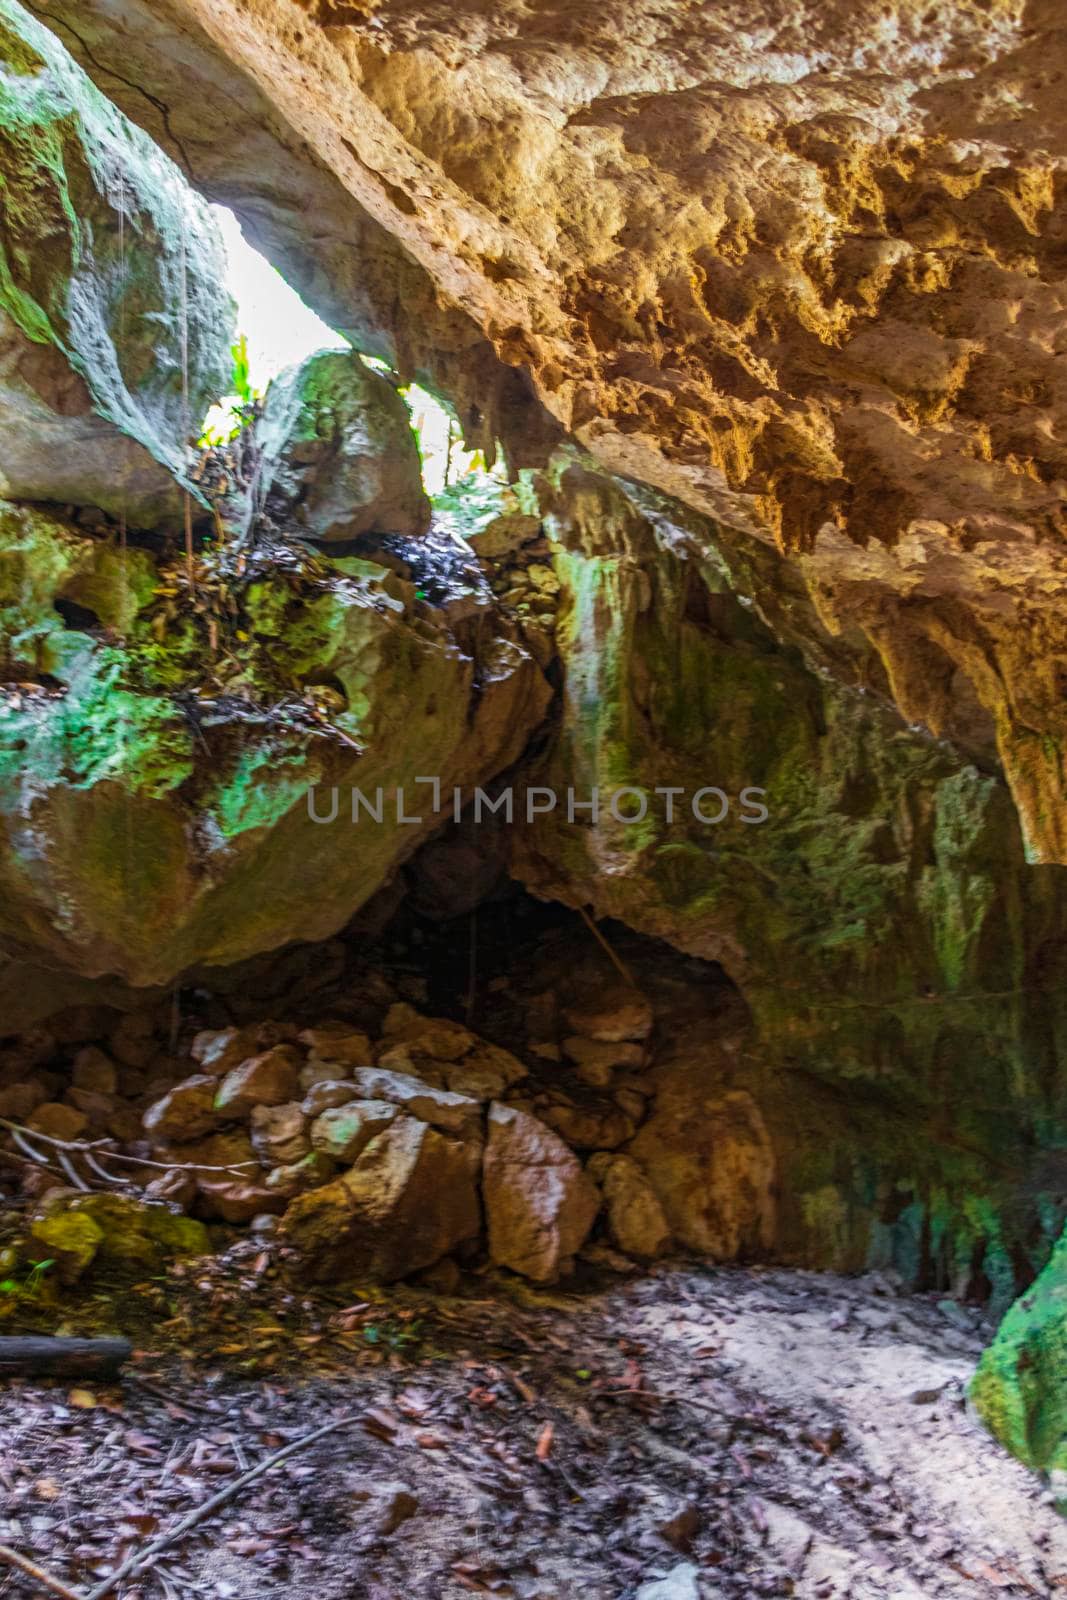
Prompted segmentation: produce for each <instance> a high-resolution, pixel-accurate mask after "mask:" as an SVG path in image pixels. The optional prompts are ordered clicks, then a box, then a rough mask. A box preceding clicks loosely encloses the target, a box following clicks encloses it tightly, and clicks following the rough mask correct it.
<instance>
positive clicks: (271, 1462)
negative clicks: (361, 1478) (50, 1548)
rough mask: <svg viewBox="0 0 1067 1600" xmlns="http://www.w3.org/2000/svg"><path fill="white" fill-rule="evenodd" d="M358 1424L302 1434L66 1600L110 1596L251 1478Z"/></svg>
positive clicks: (347, 1419)
mask: <svg viewBox="0 0 1067 1600" xmlns="http://www.w3.org/2000/svg"><path fill="white" fill-rule="evenodd" d="M358 1420H359V1413H358V1412H354V1411H349V1412H346V1413H345V1415H344V1416H342V1417H335V1418H334V1419H333V1421H332V1422H325V1423H323V1425H322V1427H321V1428H316V1429H315V1430H314V1431H313V1432H312V1433H305V1434H304V1435H303V1436H302V1437H301V1438H299V1439H294V1440H293V1441H292V1443H291V1444H287V1445H285V1446H284V1447H283V1448H282V1449H281V1450H276V1451H275V1453H274V1454H273V1455H272V1456H267V1457H266V1459H265V1460H264V1461H258V1462H257V1463H256V1465H255V1466H254V1467H252V1468H251V1469H250V1470H249V1471H248V1472H245V1473H243V1474H242V1475H241V1477H239V1478H235V1479H234V1481H233V1482H232V1483H228V1484H227V1485H226V1487H225V1488H224V1489H220V1490H219V1492H218V1494H215V1495H212V1497H211V1499H210V1500H205V1501H204V1503H203V1505H201V1506H197V1508H196V1510H195V1511H190V1512H189V1515H188V1516H187V1517H183V1518H182V1520H181V1522H179V1523H178V1526H177V1527H176V1528H172V1529H171V1530H170V1532H169V1533H161V1534H160V1535H159V1537H158V1538H156V1539H153V1540H152V1541H151V1542H150V1543H149V1544H146V1545H145V1547H144V1549H143V1550H138V1551H135V1552H134V1554H133V1555H132V1556H130V1557H129V1558H128V1559H127V1560H126V1561H124V1562H123V1563H122V1565H121V1566H120V1567H116V1568H115V1571H114V1572H112V1573H111V1574H110V1576H109V1577H107V1578H104V1579H103V1580H102V1581H101V1582H100V1583H98V1584H97V1585H96V1588H95V1589H90V1590H89V1592H88V1594H86V1595H75V1594H73V1591H72V1590H69V1589H68V1590H67V1591H66V1594H67V1596H68V1600H70V1597H71V1596H73V1600H103V1596H104V1595H106V1594H110V1593H111V1590H112V1589H113V1588H114V1587H115V1585H116V1584H117V1583H121V1582H122V1580H123V1579H124V1578H128V1577H129V1576H130V1574H131V1573H132V1572H136V1571H137V1569H138V1568H139V1567H143V1566H144V1565H145V1563H146V1562H147V1561H150V1560H151V1559H152V1557H153V1556H156V1555H158V1554H159V1552H160V1551H161V1550H166V1548H167V1547H168V1545H172V1544H174V1543H175V1541H176V1540H178V1539H180V1538H181V1537H182V1535H183V1534H186V1533H188V1532H189V1530H190V1529H191V1528H195V1527H196V1525H197V1523H198V1522H203V1520H204V1518H205V1517H209V1516H210V1515H211V1513H212V1512H213V1511H217V1510H218V1508H219V1506H223V1505H225V1504H226V1502H227V1501H228V1500H232V1499H233V1497H234V1495H236V1494H239V1493H240V1491H241V1490H242V1489H243V1488H244V1487H245V1485H246V1484H249V1483H251V1482H252V1480H253V1479H254V1478H258V1477H260V1476H261V1475H262V1474H263V1473H264V1472H267V1471H269V1470H270V1468H271V1467H275V1466H277V1465H278V1463H279V1462H281V1461H285V1460H287V1459H288V1457H289V1456H294V1455H296V1453H297V1451H298V1450H305V1449H306V1448H307V1446H308V1445H309V1444H314V1443H315V1441H316V1439H321V1438H323V1437H324V1435H325V1434H327V1433H334V1432H336V1430H337V1429H338V1428H345V1427H347V1426H348V1425H349V1424H350V1423H353V1422H357V1421H358ZM58 1592H62V1591H58Z"/></svg>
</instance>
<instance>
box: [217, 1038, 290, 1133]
mask: <svg viewBox="0 0 1067 1600" xmlns="http://www.w3.org/2000/svg"><path fill="white" fill-rule="evenodd" d="M299 1086H300V1058H299V1056H298V1055H297V1053H296V1051H295V1050H294V1049H293V1048H292V1046H291V1045H286V1044H279V1045H275V1046H274V1048H273V1050H264V1051H263V1053H262V1054H261V1055H258V1056H252V1057H251V1059H250V1060H248V1061H244V1062H242V1063H241V1065H240V1066H239V1067H234V1068H232V1070H231V1071H229V1072H228V1073H227V1074H226V1076H225V1078H223V1080H222V1082H221V1083H220V1084H219V1086H218V1091H217V1093H216V1095H215V1111H216V1113H217V1115H218V1116H219V1117H220V1118H223V1119H225V1120H227V1121H232V1122H238V1121H240V1120H241V1119H242V1118H244V1117H249V1116H251V1114H252V1111H253V1109H254V1108H255V1107H256V1106H280V1105H284V1104H285V1102H286V1101H287V1100H292V1099H294V1097H295V1095H296V1093H297V1090H298V1088H299Z"/></svg>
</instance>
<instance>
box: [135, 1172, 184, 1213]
mask: <svg viewBox="0 0 1067 1600" xmlns="http://www.w3.org/2000/svg"><path fill="white" fill-rule="evenodd" d="M145 1194H146V1195H148V1196H150V1198H151V1199H153V1200H166V1201H167V1203H168V1204H169V1205H172V1206H177V1208H178V1210H179V1211H188V1210H189V1209H190V1207H191V1206H192V1204H193V1201H194V1200H195V1199H196V1174H195V1173H192V1172H180V1171H179V1170H178V1169H177V1168H174V1169H173V1170H172V1171H171V1172H161V1173H160V1174H159V1176H158V1178H153V1179H152V1181H151V1183H148V1184H146V1185H145Z"/></svg>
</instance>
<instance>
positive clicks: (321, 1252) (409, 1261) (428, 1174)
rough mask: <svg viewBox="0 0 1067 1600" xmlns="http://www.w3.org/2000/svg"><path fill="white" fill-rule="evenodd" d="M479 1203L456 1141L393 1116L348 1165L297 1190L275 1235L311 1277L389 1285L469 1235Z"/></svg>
mask: <svg viewBox="0 0 1067 1600" xmlns="http://www.w3.org/2000/svg"><path fill="white" fill-rule="evenodd" d="M480 1228H481V1208H480V1206H479V1204H478V1195H477V1191H476V1189H475V1186H474V1181H473V1178H472V1176H471V1173H470V1170H469V1167H468V1163H467V1158H466V1153H465V1151H464V1148H463V1146H462V1144H459V1143H458V1142H457V1141H455V1140H453V1139H449V1138H446V1137H445V1135H444V1134H442V1133H439V1132H438V1131H437V1130H436V1129H435V1128H431V1127H429V1126H428V1125H427V1124H426V1123H424V1122H418V1121H416V1120H415V1118H414V1117H404V1116H402V1117H398V1118H397V1119H396V1121H395V1122H394V1123H393V1124H392V1125H391V1126H390V1127H388V1128H386V1130H385V1131H384V1132H383V1133H381V1134H379V1135H378V1137H377V1138H376V1139H373V1140H372V1141H371V1143H370V1144H369V1145H368V1146H367V1147H366V1149H365V1150H364V1151H363V1153H362V1154H361V1155H360V1157H359V1159H358V1161H357V1162H356V1164H355V1166H354V1167H352V1168H350V1170H349V1171H348V1172H346V1173H344V1174H343V1175H342V1176H341V1177H340V1178H337V1179H335V1180H334V1182H332V1183H329V1184H327V1185H326V1186H325V1187H324V1188H321V1189H315V1190H312V1191H311V1193H309V1194H305V1195H299V1196H298V1197H297V1198H296V1199H295V1200H293V1201H292V1202H291V1203H290V1205H289V1208H288V1210H287V1211H286V1213H285V1217H284V1220H283V1237H284V1239H285V1241H286V1243H287V1244H289V1245H291V1246H292V1247H293V1249H294V1250H295V1251H296V1252H297V1253H298V1257H299V1261H300V1272H301V1274H302V1275H303V1274H304V1273H307V1274H308V1275H309V1276H310V1277H311V1278H312V1279H314V1280H315V1281H320V1282H321V1281H328V1280H329V1281H336V1280H342V1281H344V1280H347V1279H351V1278H357V1279H358V1278H365V1279H368V1280H372V1281H379V1282H383V1283H392V1282H394V1281H396V1280H397V1279H398V1278H403V1277H406V1276H407V1275H408V1274H409V1273H411V1272H416V1271H418V1270H419V1268H420V1267H429V1266H432V1265H433V1263H434V1262H435V1261H439V1260H440V1259H441V1258H442V1256H446V1255H447V1254H448V1253H449V1251H450V1250H453V1249H455V1248H456V1246H457V1245H460V1244H462V1243H464V1242H465V1241H466V1240H468V1239H473V1238H476V1237H477V1235H478V1232H479V1230H480Z"/></svg>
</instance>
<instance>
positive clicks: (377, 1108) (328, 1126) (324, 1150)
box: [311, 1100, 398, 1165]
mask: <svg viewBox="0 0 1067 1600" xmlns="http://www.w3.org/2000/svg"><path fill="white" fill-rule="evenodd" d="M397 1115H398V1112H397V1108H396V1106H395V1105H392V1104H391V1103H390V1102H389V1101H387V1100H352V1101H350V1102H349V1103H348V1104H347V1105H343V1106H334V1107H332V1108H330V1109H329V1110H327V1111H324V1112H323V1113H322V1115H321V1116H320V1117H318V1118H316V1120H315V1121H314V1122H313V1123H312V1125H311V1143H312V1145H313V1147H314V1148H315V1149H316V1150H317V1151H318V1152H319V1153H320V1155H324V1156H329V1157H330V1158H331V1159H332V1160H334V1161H340V1162H341V1163H342V1165H347V1164H349V1163H351V1162H353V1161H355V1159H356V1157H357V1156H358V1155H359V1153H360V1151H361V1150H363V1149H365V1148H366V1146H367V1145H368V1144H370V1142H371V1140H372V1139H374V1138H376V1137H377V1135H378V1134H379V1133H384V1131H385V1129H386V1128H388V1126H389V1124H390V1123H391V1122H395V1121H396V1118H397Z"/></svg>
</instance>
